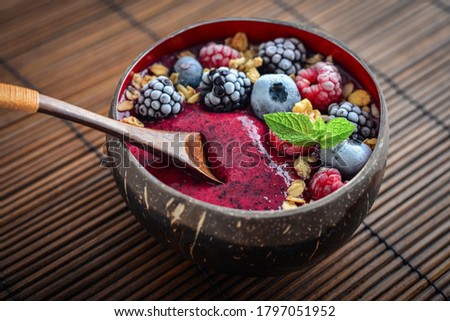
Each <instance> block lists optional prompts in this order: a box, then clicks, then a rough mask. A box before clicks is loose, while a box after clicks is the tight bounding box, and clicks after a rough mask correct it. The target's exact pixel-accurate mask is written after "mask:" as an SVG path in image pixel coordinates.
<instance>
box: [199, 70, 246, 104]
mask: <svg viewBox="0 0 450 321" xmlns="http://www.w3.org/2000/svg"><path fill="white" fill-rule="evenodd" d="M199 88H200V94H201V97H202V99H203V102H204V104H205V107H206V108H207V109H208V110H211V111H214V112H228V111H232V110H235V109H238V108H242V107H245V106H247V105H248V103H249V101H250V91H251V89H252V84H251V82H250V79H248V78H247V76H246V75H245V74H244V73H243V72H241V71H237V70H236V69H233V68H228V67H220V68H218V69H211V70H210V71H207V72H205V73H203V76H202V81H201V83H200V86H199Z"/></svg>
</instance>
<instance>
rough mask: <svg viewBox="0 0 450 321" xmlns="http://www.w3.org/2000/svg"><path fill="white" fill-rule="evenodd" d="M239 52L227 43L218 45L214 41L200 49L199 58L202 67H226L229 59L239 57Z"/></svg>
mask: <svg viewBox="0 0 450 321" xmlns="http://www.w3.org/2000/svg"><path fill="white" fill-rule="evenodd" d="M240 57H241V54H240V53H239V51H237V50H236V49H233V48H231V47H230V46H227V45H219V44H216V43H214V42H211V43H209V44H207V45H206V46H205V47H203V48H202V49H200V53H199V60H200V63H201V64H202V66H203V67H204V68H219V67H228V63H229V62H230V60H231V59H236V58H240Z"/></svg>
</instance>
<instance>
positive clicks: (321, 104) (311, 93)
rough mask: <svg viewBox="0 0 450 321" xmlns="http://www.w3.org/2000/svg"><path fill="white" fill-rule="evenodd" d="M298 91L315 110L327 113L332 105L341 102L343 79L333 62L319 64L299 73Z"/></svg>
mask: <svg viewBox="0 0 450 321" xmlns="http://www.w3.org/2000/svg"><path fill="white" fill-rule="evenodd" d="M295 82H296V84H297V87H298V90H299V91H300V94H301V95H302V97H303V98H308V99H309V100H310V101H311V103H312V105H313V106H314V108H315V109H318V110H320V111H321V112H326V111H327V108H328V106H329V105H330V104H332V103H336V102H339V101H340V99H341V96H342V77H341V74H340V73H339V70H338V69H337V68H336V66H335V65H334V64H333V63H331V62H322V61H320V62H318V63H316V64H314V65H313V66H311V67H310V68H308V69H302V70H300V71H299V73H298V75H297V77H295Z"/></svg>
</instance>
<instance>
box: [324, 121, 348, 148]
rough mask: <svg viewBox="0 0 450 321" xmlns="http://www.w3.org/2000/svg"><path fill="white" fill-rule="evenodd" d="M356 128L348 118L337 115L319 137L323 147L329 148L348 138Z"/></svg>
mask: <svg viewBox="0 0 450 321" xmlns="http://www.w3.org/2000/svg"><path fill="white" fill-rule="evenodd" d="M354 130H355V126H354V125H353V124H352V123H350V122H349V121H348V120H347V119H345V118H341V117H335V118H333V119H331V120H330V121H329V122H328V123H327V124H326V131H325V133H324V134H323V136H322V137H320V139H319V143H320V146H321V147H322V148H328V147H332V146H335V145H337V144H339V143H340V142H342V141H344V140H346V139H347V138H348V137H349V136H350V135H351V134H352V133H353V132H354Z"/></svg>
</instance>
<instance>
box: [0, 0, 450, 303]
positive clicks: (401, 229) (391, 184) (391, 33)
mask: <svg viewBox="0 0 450 321" xmlns="http://www.w3.org/2000/svg"><path fill="white" fill-rule="evenodd" d="M449 8H450V7H449V4H448V3H445V2H443V1H432V2H422V1H406V0H397V1H383V2H379V1H378V2H377V1H372V2H361V1H359V2H358V1H339V2H329V1H325V0H320V1H310V0H307V1H286V0H281V1H280V0H274V1H262V0H261V1H260V0H258V1H252V2H245V1H238V0H231V1H222V2H217V1H181V0H171V1H159V2H155V3H153V2H152V5H149V2H147V1H116V0H104V1H102V0H101V1H100V0H99V1H87V0H82V1H72V2H68V1H45V2H40V1H35V2H31V3H28V4H27V5H26V6H24V5H21V2H17V1H3V2H2V5H0V28H1V30H3V31H2V32H1V33H0V43H1V44H2V46H1V47H0V82H7V83H13V84H16V85H20V86H26V87H32V88H35V89H37V90H39V91H41V92H42V93H44V94H47V95H49V96H54V97H57V98H59V99H62V100H66V101H68V102H70V103H72V104H75V105H78V106H82V107H84V108H86V109H89V110H92V111H94V112H97V113H100V114H106V113H107V110H108V106H109V104H110V101H111V98H112V95H113V92H114V90H115V86H116V85H117V82H118V81H119V78H120V76H121V73H122V72H123V70H124V69H125V68H126V67H127V66H128V65H129V63H130V62H131V61H132V59H134V57H135V56H137V55H138V54H139V53H140V52H141V51H142V50H144V49H145V48H147V47H148V46H149V45H151V44H152V43H154V42H155V41H157V40H158V39H160V38H161V37H164V36H165V35H167V34H169V33H171V32H173V31H175V30H177V29H179V28H182V27H183V26H185V25H188V24H191V23H195V22H199V21H203V20H208V19H214V18H219V17H227V16H254V17H264V18H272V19H280V20H285V21H291V22H294V23H302V24H309V25H312V26H315V27H318V28H320V29H322V30H324V31H326V32H329V33H330V34H332V35H334V36H336V37H337V38H340V39H341V40H342V41H343V42H345V43H346V44H347V45H348V46H349V47H350V48H352V49H353V50H354V51H355V52H357V53H358V54H359V55H360V56H361V57H362V58H363V59H365V60H366V62H367V63H368V64H369V65H370V67H371V68H372V69H373V71H374V73H375V75H376V76H377V79H378V81H379V83H380V86H381V88H382V90H383V92H384V94H385V97H386V100H387V103H388V106H389V117H390V118H389V121H390V128H391V137H390V150H389V158H388V162H387V169H386V175H385V180H384V182H383V185H382V187H381V191H380V194H379V197H378V198H377V201H376V202H375V204H374V206H373V208H372V210H371V214H370V215H369V216H368V218H367V219H366V220H365V222H364V224H363V225H361V226H360V227H359V229H358V230H357V232H356V233H355V235H354V236H353V238H352V239H351V240H350V241H349V242H348V243H347V244H346V245H345V246H344V247H342V248H341V249H339V250H338V251H337V252H335V253H334V254H332V255H331V256H330V257H327V258H325V259H324V260H323V261H322V262H320V263H318V264H317V265H315V266H313V267H311V268H309V269H307V270H305V271H299V272H295V273H291V274H288V275H282V276H277V277H267V278H256V277H253V278H250V277H240V276H230V275H225V274H220V273H217V272H214V271H209V270H206V269H204V268H201V267H198V266H196V265H195V264H193V263H191V262H190V261H186V260H184V259H182V258H181V257H179V256H178V255H176V254H174V253H172V252H171V251H169V250H167V249H166V248H164V247H163V246H162V245H160V244H159V243H158V242H156V240H155V239H153V238H152V237H151V236H150V235H148V234H147V233H146V232H145V231H144V230H143V229H142V228H141V226H140V225H139V224H138V222H137V221H136V220H135V219H134V217H133V216H132V214H131V213H130V212H129V211H128V209H127V208H126V205H125V203H124V202H123V201H122V199H121V197H120V195H119V193H118V191H117V189H116V187H115V184H114V181H113V179H112V176H111V175H110V172H109V170H108V169H104V168H102V167H101V166H100V162H101V159H100V158H101V156H102V145H103V143H104V135H103V134H101V133H98V132H96V131H94V130H91V129H89V128H86V127H82V126H79V125H74V124H70V123H68V122H64V121H61V120H58V119H54V118H50V117H48V116H45V115H33V116H29V115H24V114H19V113H15V112H11V111H0V131H1V133H0V134H1V135H0V137H1V138H0V139H1V140H0V144H1V146H2V147H1V149H0V156H1V157H0V165H1V166H0V174H1V178H0V181H1V189H0V196H1V225H0V230H1V233H0V241H1V244H0V250H1V251H0V284H1V285H0V299H1V300H143V299H145V300H224V299H226V300H227V299H229V300H252V299H262V300H357V299H362V300H445V299H448V298H449V296H450V259H449V256H450V255H449V254H450V220H449V218H450V197H449V195H450V186H449V184H448V182H449V180H450V140H449V137H450V134H449V132H450V130H449V126H450V109H449V108H448V101H449V100H450V93H449V91H448V85H447V84H448V82H449V80H450V79H449V76H448V75H449V73H448V64H449V63H450V40H449V35H450V23H449V22H450V13H449V12H450V10H449Z"/></svg>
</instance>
